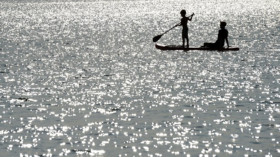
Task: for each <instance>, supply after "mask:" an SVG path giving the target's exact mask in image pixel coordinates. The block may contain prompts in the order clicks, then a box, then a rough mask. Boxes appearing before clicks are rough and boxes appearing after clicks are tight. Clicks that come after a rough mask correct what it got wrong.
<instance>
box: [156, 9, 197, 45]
mask: <svg viewBox="0 0 280 157" xmlns="http://www.w3.org/2000/svg"><path fill="white" fill-rule="evenodd" d="M193 15H194V13H193V14H192V15H191V16H193ZM191 16H189V17H191ZM179 24H181V22H180V23H178V24H176V25H175V26H173V27H172V28H170V29H169V30H167V31H165V32H164V33H162V34H160V35H157V36H155V37H154V38H153V42H157V41H158V40H159V39H160V38H161V37H162V36H163V35H164V34H166V33H167V32H169V31H170V30H172V29H173V28H175V27H177V26H178V25H179Z"/></svg>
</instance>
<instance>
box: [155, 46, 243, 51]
mask: <svg viewBox="0 0 280 157" xmlns="http://www.w3.org/2000/svg"><path fill="white" fill-rule="evenodd" d="M155 46H156V48H157V49H160V50H184V51H190V50H208V51H238V50H239V48H238V47H230V48H222V49H211V48H207V47H189V48H186V47H182V45H161V44H155Z"/></svg>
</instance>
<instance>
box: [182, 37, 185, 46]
mask: <svg viewBox="0 0 280 157" xmlns="http://www.w3.org/2000/svg"><path fill="white" fill-rule="evenodd" d="M182 40H183V45H182V46H183V47H185V37H184V35H182Z"/></svg>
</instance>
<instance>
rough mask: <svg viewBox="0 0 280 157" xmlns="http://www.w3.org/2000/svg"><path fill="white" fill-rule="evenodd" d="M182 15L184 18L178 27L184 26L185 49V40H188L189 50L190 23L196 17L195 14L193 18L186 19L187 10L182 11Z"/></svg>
mask: <svg viewBox="0 0 280 157" xmlns="http://www.w3.org/2000/svg"><path fill="white" fill-rule="evenodd" d="M180 14H181V16H182V19H181V23H180V24H178V26H182V27H183V29H182V40H183V47H185V39H187V48H189V35H188V31H189V29H188V21H191V20H192V17H193V15H194V13H193V14H192V15H191V16H189V17H186V10H182V11H181V12H180Z"/></svg>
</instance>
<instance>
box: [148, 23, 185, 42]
mask: <svg viewBox="0 0 280 157" xmlns="http://www.w3.org/2000/svg"><path fill="white" fill-rule="evenodd" d="M178 24H180V23H178ZM178 24H176V25H175V26H173V27H172V28H170V29H169V30H167V31H165V32H164V33H162V34H160V35H157V36H155V37H154V38H153V42H157V41H158V40H159V39H160V38H161V37H162V36H163V35H164V34H166V33H167V32H169V31H170V30H172V29H173V28H175V27H177V26H178Z"/></svg>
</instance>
